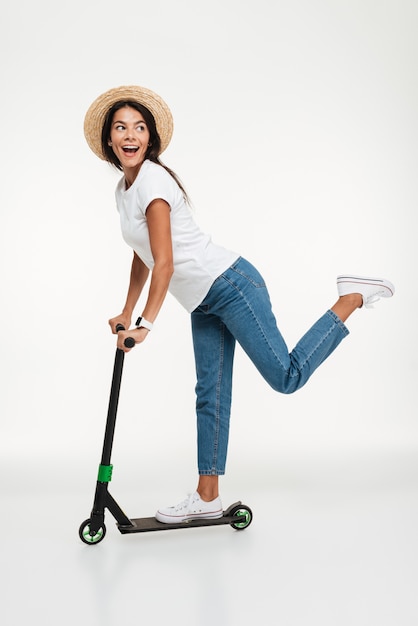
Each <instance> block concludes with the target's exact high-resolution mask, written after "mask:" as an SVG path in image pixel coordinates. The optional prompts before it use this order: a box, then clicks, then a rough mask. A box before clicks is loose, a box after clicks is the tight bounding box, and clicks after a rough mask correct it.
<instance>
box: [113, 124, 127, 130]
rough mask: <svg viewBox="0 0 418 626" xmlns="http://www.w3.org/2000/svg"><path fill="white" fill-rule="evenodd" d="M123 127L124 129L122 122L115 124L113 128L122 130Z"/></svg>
mask: <svg viewBox="0 0 418 626" xmlns="http://www.w3.org/2000/svg"><path fill="white" fill-rule="evenodd" d="M124 129H125V126H123V124H117V125H116V126H115V130H124Z"/></svg>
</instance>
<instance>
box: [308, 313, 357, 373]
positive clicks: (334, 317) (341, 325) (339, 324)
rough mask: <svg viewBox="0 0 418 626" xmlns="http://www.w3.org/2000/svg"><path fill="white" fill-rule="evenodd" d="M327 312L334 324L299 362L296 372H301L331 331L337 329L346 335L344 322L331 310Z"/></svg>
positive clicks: (346, 329) (346, 330)
mask: <svg viewBox="0 0 418 626" xmlns="http://www.w3.org/2000/svg"><path fill="white" fill-rule="evenodd" d="M327 314H328V315H329V317H330V318H331V319H332V321H333V322H334V324H333V325H332V326H331V328H330V329H329V330H328V332H327V333H326V335H323V337H322V339H321V341H320V342H319V343H318V344H317V345H316V346H315V348H314V349H313V350H311V352H310V353H309V354H308V355H307V357H306V359H305V360H304V361H303V363H301V365H300V367H299V371H298V374H299V373H301V372H302V370H303V368H304V367H305V365H306V364H307V362H308V361H309V360H310V359H311V357H312V356H313V355H314V354H315V352H316V351H317V350H318V349H319V348H320V347H321V346H322V344H323V343H324V341H325V340H326V339H328V337H329V336H330V335H331V333H333V332H335V331H336V330H339V331H341V332H342V333H343V335H344V336H346V335H348V328H347V327H346V326H345V324H344V323H343V322H342V321H341V320H340V318H339V317H338V316H337V315H335V313H334V312H333V311H327Z"/></svg>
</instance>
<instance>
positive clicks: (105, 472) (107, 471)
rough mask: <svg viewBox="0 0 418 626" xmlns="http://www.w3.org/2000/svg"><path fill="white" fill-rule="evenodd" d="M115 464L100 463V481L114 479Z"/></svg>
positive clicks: (98, 478)
mask: <svg viewBox="0 0 418 626" xmlns="http://www.w3.org/2000/svg"><path fill="white" fill-rule="evenodd" d="M112 472H113V465H99V475H98V477H97V480H98V481H99V483H110V481H111V480H112Z"/></svg>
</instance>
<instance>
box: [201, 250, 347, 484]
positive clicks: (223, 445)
mask: <svg viewBox="0 0 418 626" xmlns="http://www.w3.org/2000/svg"><path fill="white" fill-rule="evenodd" d="M191 319H192V331H193V346H194V354H195V362H196V375H197V384H196V413H197V439H198V470H199V474H202V475H221V474H224V473H225V465H226V456H227V448H228V436H229V418H230V410H231V395H232V369H233V361H234V351H235V342H236V341H238V343H239V344H240V345H241V347H242V348H243V350H244V351H245V352H246V353H247V354H248V356H249V357H250V359H251V360H252V362H253V363H254V365H255V366H256V368H257V369H258V370H259V372H260V374H261V375H262V376H263V377H264V378H265V380H266V381H267V382H268V383H269V385H270V386H271V387H272V388H273V389H274V390H276V391H279V392H281V393H286V394H290V393H293V392H294V391H296V390H297V389H300V388H301V387H302V386H303V385H304V384H305V383H306V382H307V380H308V379H309V377H310V376H311V374H312V373H313V372H314V371H315V369H316V368H317V367H318V366H319V365H320V364H321V363H322V362H323V361H324V360H325V359H326V358H327V357H328V356H329V355H330V354H331V352H333V351H334V350H335V348H336V347H337V346H338V344H339V343H340V342H341V340H342V339H343V338H344V337H345V336H346V335H348V329H347V328H346V326H345V325H344V324H343V322H342V321H341V320H340V319H339V318H338V317H337V316H336V315H335V313H333V312H332V311H327V312H326V313H325V314H324V315H323V316H322V317H321V318H320V319H319V320H318V321H317V322H316V323H315V324H314V325H313V326H312V328H311V329H310V330H309V331H308V332H307V333H306V334H305V335H304V336H303V337H302V339H301V340H300V341H299V342H298V344H297V345H296V347H295V348H294V350H293V351H292V352H291V353H290V354H289V350H288V348H287V346H286V343H285V342H284V339H283V337H282V335H281V334H280V331H279V329H278V328H277V323H276V319H275V317H274V315H273V312H272V309H271V302H270V297H269V294H268V291H267V288H266V285H265V283H264V280H263V278H262V277H261V276H260V274H259V272H258V271H257V270H256V269H255V267H253V266H252V265H251V263H248V261H246V260H245V259H242V258H240V259H238V260H237V261H236V262H235V263H234V264H233V265H232V266H231V267H230V268H229V269H228V270H226V272H224V273H223V274H221V275H220V276H219V277H218V278H217V279H216V280H215V282H214V283H213V285H212V287H211V289H210V291H209V293H208V294H207V296H206V297H205V299H204V300H203V302H202V303H201V304H200V305H199V306H198V307H197V308H196V309H195V310H194V311H193V312H192V314H191Z"/></svg>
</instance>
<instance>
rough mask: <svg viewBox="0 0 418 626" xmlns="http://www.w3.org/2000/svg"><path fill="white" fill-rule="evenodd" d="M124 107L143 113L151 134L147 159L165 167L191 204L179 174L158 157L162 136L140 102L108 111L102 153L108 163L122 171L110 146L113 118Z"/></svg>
mask: <svg viewBox="0 0 418 626" xmlns="http://www.w3.org/2000/svg"><path fill="white" fill-rule="evenodd" d="M124 107H130V108H131V109H135V110H136V111H138V113H141V115H142V117H143V118H144V121H145V123H146V125H147V128H148V132H149V134H150V140H149V146H148V148H147V151H146V153H145V159H148V160H149V161H152V162H153V163H157V164H158V165H161V167H163V168H164V169H165V170H166V171H167V172H168V173H169V174H170V176H172V177H173V178H174V180H175V181H176V183H177V184H178V186H179V187H180V189H181V191H182V193H183V196H184V199H185V200H186V202H188V203H189V197H188V195H187V192H186V190H185V189H184V187H183V185H182V183H181V181H180V179H179V177H178V176H177V174H175V173H174V172H173V170H171V169H170V168H169V167H167V166H166V165H164V163H162V161H161V160H160V158H159V157H158V155H159V153H160V150H161V139H160V135H159V134H158V130H157V126H156V124H155V119H154V116H153V114H152V113H151V111H150V110H149V109H147V108H146V107H145V106H143V105H142V104H140V103H139V102H136V101H135V100H119V101H118V102H115V104H114V105H113V106H112V107H110V109H109V110H108V112H107V114H106V117H105V121H104V123H103V128H102V152H103V155H104V157H105V159H106V161H109V163H111V164H112V165H113V166H114V167H116V168H117V169H118V170H121V171H122V165H121V163H120V161H119V159H118V158H117V156H116V154H115V153H114V152H113V149H112V147H111V146H109V140H110V131H111V128H112V121H113V116H114V115H115V113H116V111H119V109H123V108H124Z"/></svg>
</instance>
